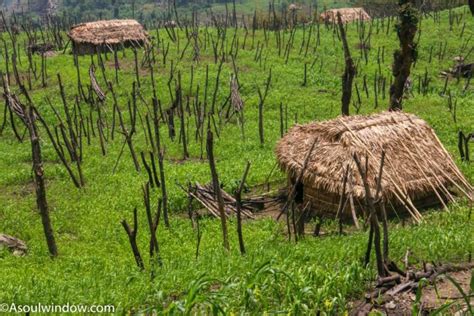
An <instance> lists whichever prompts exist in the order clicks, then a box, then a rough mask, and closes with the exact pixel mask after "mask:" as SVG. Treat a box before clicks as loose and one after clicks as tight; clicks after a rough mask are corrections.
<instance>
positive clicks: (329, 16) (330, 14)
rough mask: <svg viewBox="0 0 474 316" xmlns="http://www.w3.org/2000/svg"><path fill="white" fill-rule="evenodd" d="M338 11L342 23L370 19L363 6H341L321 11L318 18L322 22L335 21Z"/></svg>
mask: <svg viewBox="0 0 474 316" xmlns="http://www.w3.org/2000/svg"><path fill="white" fill-rule="evenodd" d="M338 13H340V14H341V20H342V22H343V23H349V22H352V21H369V20H370V15H369V14H368V13H367V12H366V11H365V10H364V9H363V8H341V9H332V10H327V11H324V12H323V13H321V15H320V16H319V18H320V20H321V21H322V22H326V23H337V14H338Z"/></svg>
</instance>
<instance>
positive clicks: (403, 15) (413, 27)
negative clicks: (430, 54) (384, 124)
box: [390, 0, 418, 111]
mask: <svg viewBox="0 0 474 316" xmlns="http://www.w3.org/2000/svg"><path fill="white" fill-rule="evenodd" d="M398 4H399V21H398V23H397V25H396V28H397V34H398V39H399V41H400V49H397V50H396V51H395V53H394V63H393V66H392V73H393V76H394V77H395V80H394V82H393V84H392V86H391V87H390V111H399V110H402V98H403V91H404V89H405V83H406V81H407V79H408V77H409V76H410V71H411V65H412V63H413V62H414V61H415V60H416V57H417V49H416V46H417V44H416V43H415V41H414V40H415V35H416V32H417V31H418V10H417V9H416V5H415V0H399V3H398Z"/></svg>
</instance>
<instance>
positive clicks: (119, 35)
mask: <svg viewBox="0 0 474 316" xmlns="http://www.w3.org/2000/svg"><path fill="white" fill-rule="evenodd" d="M68 36H69V38H70V39H71V42H72V44H73V50H74V52H75V53H77V54H79V55H85V54H94V53H96V52H97V50H99V51H104V50H111V49H118V48H121V47H129V46H143V45H144V44H145V43H147V42H148V33H147V32H146V31H145V29H144V28H143V26H142V25H141V24H140V23H138V22H137V21H135V20H104V21H96V22H89V23H82V24H78V25H75V26H73V27H72V28H71V30H70V31H69V33H68Z"/></svg>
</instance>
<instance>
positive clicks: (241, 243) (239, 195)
mask: <svg viewBox="0 0 474 316" xmlns="http://www.w3.org/2000/svg"><path fill="white" fill-rule="evenodd" d="M249 169H250V162H249V161H247V165H246V167H245V171H244V175H243V176H242V180H241V181H240V185H239V187H238V189H237V190H236V191H235V201H236V207H237V235H238V237H239V247H240V253H241V254H242V255H244V254H245V245H244V237H243V234H242V191H243V189H244V186H245V180H246V179H247V175H248V173H249Z"/></svg>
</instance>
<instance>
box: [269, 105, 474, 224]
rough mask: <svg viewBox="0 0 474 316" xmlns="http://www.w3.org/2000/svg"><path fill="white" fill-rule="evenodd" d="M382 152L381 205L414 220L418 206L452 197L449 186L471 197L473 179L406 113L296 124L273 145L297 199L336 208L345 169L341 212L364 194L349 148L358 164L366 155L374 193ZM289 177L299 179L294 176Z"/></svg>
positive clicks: (355, 204)
mask: <svg viewBox="0 0 474 316" xmlns="http://www.w3.org/2000/svg"><path fill="white" fill-rule="evenodd" d="M313 143H314V144H315V145H314V147H313V146H312V145H313ZM311 147H313V150H312V152H311V155H309V154H308V152H309V151H310V150H311ZM383 151H384V152H385V157H386V158H385V164H384V168H383V176H382V182H381V184H382V186H381V188H382V190H381V200H382V201H384V202H383V203H384V204H385V205H387V206H388V208H387V209H394V210H398V209H400V210H402V209H406V210H408V212H409V213H410V214H411V215H412V216H413V217H414V218H416V219H419V218H421V215H420V214H419V212H418V209H420V208H426V207H432V206H435V205H441V204H444V203H445V202H446V201H449V200H451V199H453V196H454V195H455V192H453V191H456V190H457V191H459V192H462V193H464V194H465V195H467V196H469V197H470V198H472V196H473V195H472V192H473V189H472V186H471V185H470V184H469V183H468V182H467V180H466V179H465V178H464V177H463V175H462V174H461V172H460V171H459V169H458V168H457V166H456V165H455V163H454V162H453V160H452V158H451V157H450V155H449V154H448V152H447V151H446V150H445V148H444V147H443V145H442V144H441V142H440V141H439V139H438V137H437V136H436V134H435V133H434V131H433V129H432V128H431V127H430V126H429V125H428V124H427V123H426V122H425V121H423V120H422V119H420V118H418V117H416V116H415V115H412V114H406V113H402V112H385V113H381V114H375V115H370V116H362V115H358V116H348V117H340V118H336V119H333V120H330V121H326V122H314V123H310V124H307V125H297V126H295V127H293V128H292V129H291V130H290V131H289V132H288V134H287V135H285V136H284V137H283V138H282V139H281V140H280V141H279V143H278V144H277V147H276V154H277V159H278V163H279V165H280V167H281V168H282V169H283V170H284V171H285V172H286V173H287V174H288V177H289V180H290V183H291V184H293V185H294V186H295V187H296V188H297V189H298V194H297V196H299V201H297V202H300V203H301V202H302V203H304V204H305V205H307V204H308V203H309V204H310V205H311V208H312V209H313V210H316V211H318V212H319V211H321V212H323V213H330V214H331V213H336V212H337V210H338V208H339V203H340V197H341V195H342V190H343V178H344V176H345V170H347V169H348V170H349V171H348V175H349V176H348V181H347V182H346V183H348V185H347V186H346V193H345V194H346V196H350V197H351V203H350V205H349V206H348V207H347V208H346V209H344V213H345V214H346V215H349V214H351V211H352V214H354V212H355V211H354V208H356V209H361V208H362V206H363V205H364V199H365V190H364V187H363V182H362V179H361V177H360V174H359V172H358V169H357V165H356V164H355V161H354V155H357V156H358V157H359V159H360V160H361V161H362V163H363V164H365V158H366V157H367V158H368V164H367V166H368V182H369V185H370V189H371V191H373V192H371V193H372V195H373V196H374V195H375V194H374V192H375V191H376V187H377V183H376V182H375V179H376V177H377V175H378V172H379V169H380V164H381V156H382V152H383ZM305 161H306V165H305ZM303 166H305V167H303ZM303 169H304V170H303ZM295 179H301V180H300V183H295V182H296V180H295ZM453 189H454V190H453Z"/></svg>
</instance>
